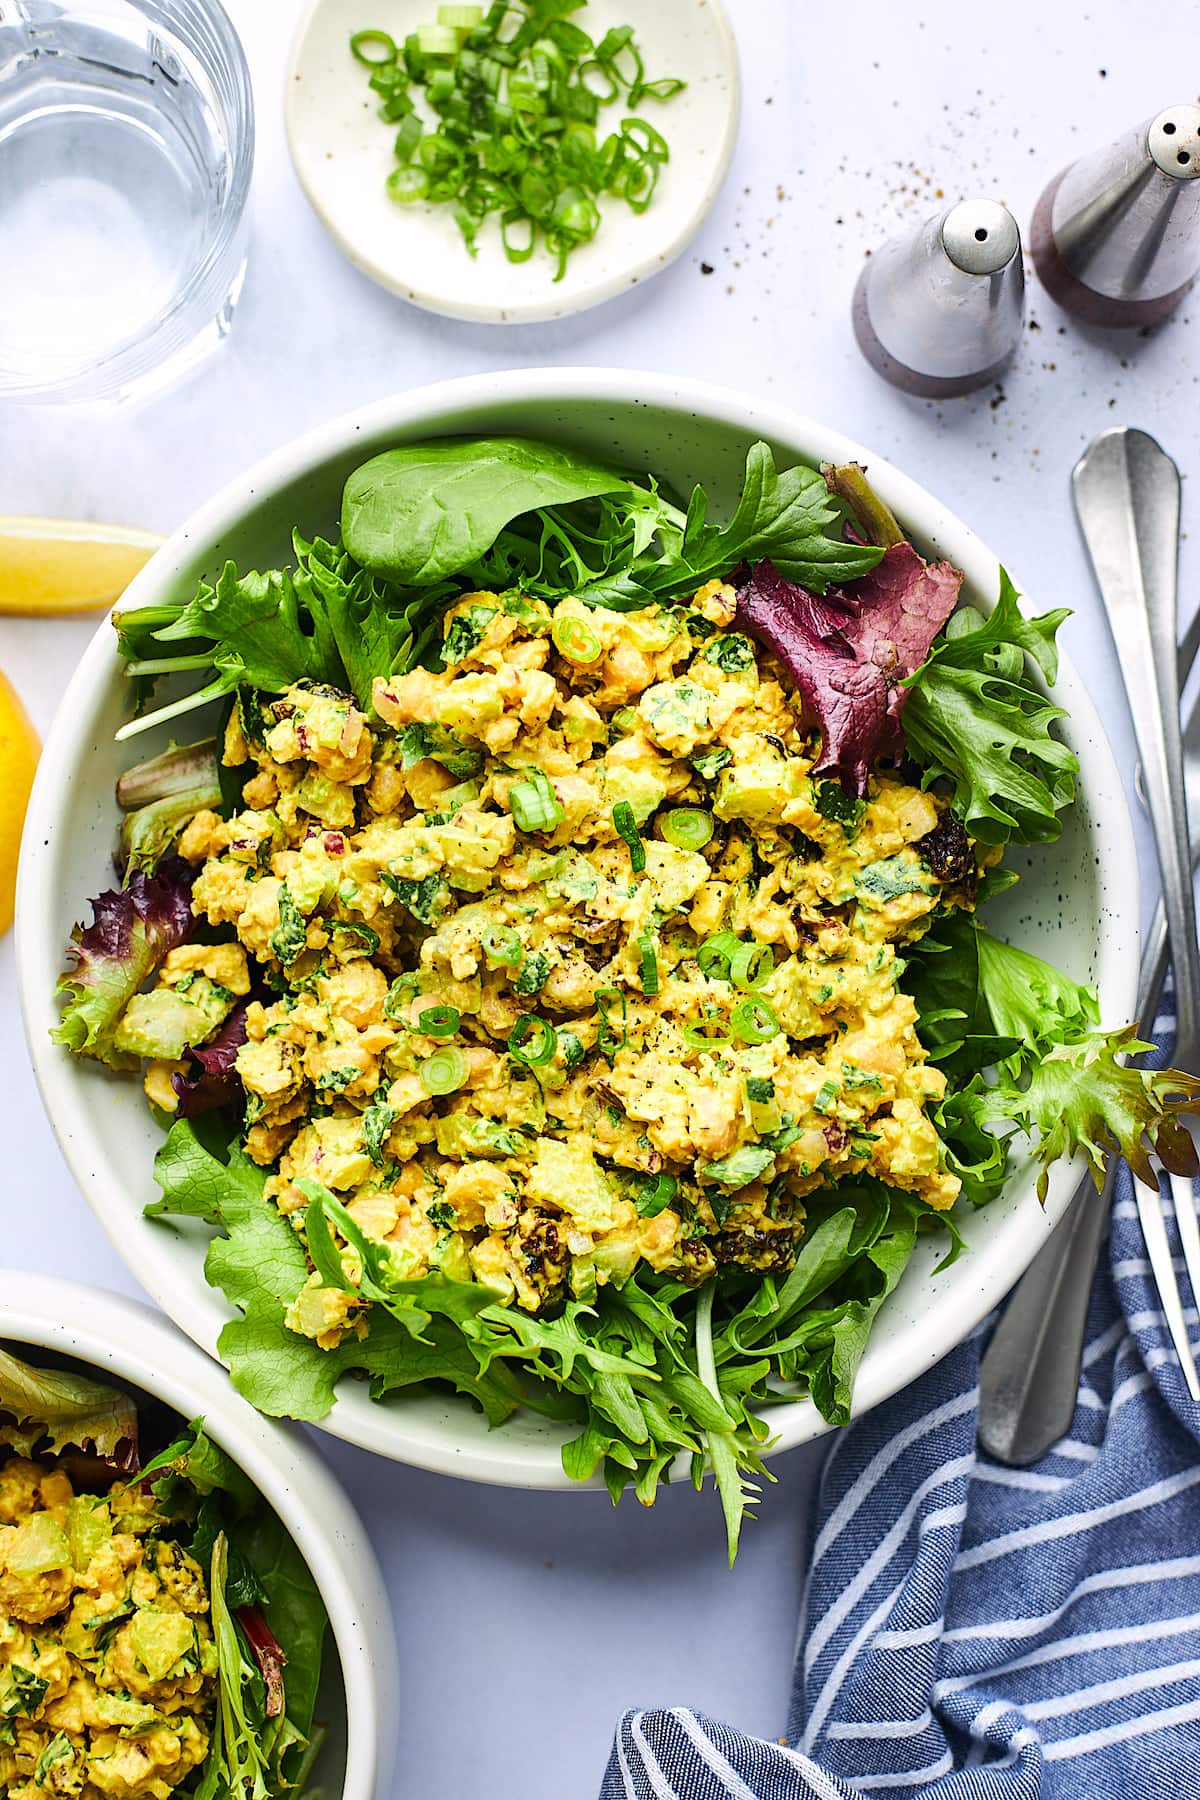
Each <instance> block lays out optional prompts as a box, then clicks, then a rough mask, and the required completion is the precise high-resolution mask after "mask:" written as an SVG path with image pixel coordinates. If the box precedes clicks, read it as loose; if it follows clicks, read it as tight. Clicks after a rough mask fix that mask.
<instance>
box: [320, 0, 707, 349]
mask: <svg viewBox="0 0 1200 1800" xmlns="http://www.w3.org/2000/svg"><path fill="white" fill-rule="evenodd" d="M436 18H437V0H312V3H311V4H310V6H309V8H308V10H307V12H306V13H305V15H304V18H303V20H302V21H301V24H300V28H299V30H298V31H297V33H296V38H295V42H294V43H293V46H292V53H291V58H290V62H289V65H288V74H287V91H286V95H285V106H284V113H285V118H286V122H287V135H288V144H289V147H290V149H291V153H292V161H293V163H294V164H295V168H296V173H297V175H298V176H299V178H300V183H301V185H302V187H303V188H304V191H305V193H306V194H307V195H308V198H309V200H310V201H311V202H312V205H313V208H314V210H315V211H316V214H317V217H318V218H319V219H320V220H321V223H322V224H323V225H324V227H325V229H326V231H328V233H329V235H330V237H331V238H332V239H333V241H334V243H335V244H336V245H337V246H338V249H339V250H341V252H342V253H343V255H345V256H347V257H349V259H350V261H351V262H352V263H353V264H354V265H355V267H356V268H359V269H361V270H362V271H363V274H364V275H369V276H370V277H371V279H372V280H373V281H378V282H379V283H380V285H381V286H383V287H385V288H390V289H391V291H392V292H393V293H394V294H399V295H400V296H401V298H402V299H404V300H411V301H412V303H413V304H414V306H422V307H425V308H426V309H427V310H428V311H430V312H438V313H444V314H446V316H447V317H449V318H452V319H470V320H471V321H472V322H474V323H475V324H482V325H505V324H509V325H511V324H520V323H522V322H525V321H530V320H535V319H562V318H565V317H566V316H567V315H568V314H569V313H576V312H582V311H583V310H584V308H585V307H589V306H595V305H597V304H598V302H600V301H601V300H611V299H612V297H613V296H614V295H615V294H619V293H622V292H623V291H624V290H625V289H626V288H630V287H636V286H637V284H638V283H639V282H642V281H646V280H647V279H648V278H649V277H650V276H652V275H656V274H657V273H658V271H659V270H660V269H664V268H666V266H667V264H668V263H670V262H673V261H674V260H675V258H676V257H677V256H678V255H679V253H680V251H681V250H683V248H684V247H685V245H687V244H688V243H689V242H690V240H691V239H692V237H694V235H695V233H696V232H697V231H698V230H699V227H700V224H701V222H702V220H703V219H704V217H705V215H706V213H707V212H708V210H709V208H710V207H711V205H712V203H713V201H714V200H715V199H716V196H717V192H718V190H719V188H720V186H721V182H722V181H723V179H724V177H725V171H726V170H727V169H728V167H729V159H730V156H731V155H732V154H733V144H734V139H735V137H736V135H737V121H738V111H739V83H738V64H737V50H736V47H735V45H734V41H733V34H732V32H731V31H730V29H729V23H728V20H727V19H726V17H725V14H724V11H723V9H722V5H721V0H653V4H652V5H643V6H630V5H629V4H628V0H591V3H590V4H589V5H588V7H587V9H586V11H584V12H582V13H579V14H575V15H573V19H574V22H576V23H578V24H580V25H582V26H583V28H584V29H585V30H586V31H588V32H589V33H590V34H591V36H592V37H593V38H594V39H596V40H597V41H598V40H599V39H600V38H601V37H602V36H603V35H604V33H605V32H606V31H607V30H608V29H609V28H610V27H611V26H614V25H623V24H626V23H629V22H633V23H635V24H636V32H637V35H636V42H637V44H638V46H639V48H640V49H641V52H642V55H643V57H644V59H645V64H646V71H647V77H648V78H649V79H654V78H658V77H662V76H678V77H679V78H680V79H682V80H684V81H686V82H687V84H688V85H687V87H686V88H685V89H684V90H683V92H682V93H680V94H677V95H676V96H675V97H674V98H673V99H671V100H668V101H656V100H646V101H644V102H643V103H642V104H641V106H639V108H638V112H639V114H640V115H641V116H643V117H644V118H646V119H647V121H648V122H649V123H650V124H652V125H654V126H655V127H656V128H657V129H658V130H660V131H661V132H662V134H663V136H664V137H665V138H666V140H667V143H668V145H669V146H670V151H671V159H670V161H669V163H668V164H667V165H666V167H665V168H664V170H663V171H662V174H661V177H660V179H659V183H658V188H657V190H656V192H655V195H654V198H653V200H652V201H651V203H650V205H649V207H648V208H647V209H646V211H645V212H644V213H634V212H632V211H631V210H630V208H629V207H628V206H627V205H626V204H625V202H624V201H622V200H616V199H612V198H609V199H607V200H605V201H604V202H603V203H602V211H603V215H604V217H603V220H602V223H601V225H600V229H599V231H598V232H597V233H596V236H595V237H594V238H593V239H592V241H591V242H590V243H588V244H583V245H581V246H580V247H579V248H578V249H577V250H574V251H573V252H572V254H571V256H570V258H569V259H568V262H567V269H566V273H565V275H564V276H563V279H562V280H561V281H557V282H556V281H555V280H554V261H553V258H551V257H550V256H549V255H548V254H547V253H546V251H545V250H544V249H543V248H539V249H538V250H537V251H536V252H535V253H534V255H533V256H532V257H531V258H530V260H529V261H528V262H524V263H510V262H509V261H508V258H507V257H506V256H505V254H504V249H503V246H502V244H501V242H500V234H499V228H498V226H497V225H496V222H495V220H494V219H492V220H490V221H489V222H488V224H487V225H486V226H485V228H484V229H483V230H482V231H481V232H480V234H479V251H478V255H476V256H471V255H470V254H469V252H468V250H467V247H466V245H465V244H464V243H463V240H462V236H461V234H460V232H459V229H458V226H457V225H456V224H455V223H454V219H453V217H452V214H451V209H450V207H448V206H430V205H428V204H426V203H424V202H419V203H416V204H413V205H407V206H398V205H397V204H396V202H395V201H394V200H391V199H389V197H388V194H387V190H386V187H385V183H386V181H387V177H388V175H389V173H390V172H391V170H392V169H393V168H395V167H396V163H395V159H394V157H393V155H392V142H393V139H394V137H395V135H396V127H395V126H394V125H388V124H386V123H385V122H384V120H382V119H381V118H380V117H379V112H378V108H379V96H378V95H377V94H376V93H375V92H374V91H373V90H372V89H371V88H370V87H369V86H368V78H369V75H370V70H369V69H364V68H363V66H362V65H361V64H360V63H358V62H356V61H355V59H354V57H353V56H351V54H350V39H351V37H352V35H353V34H354V33H355V32H356V31H363V30H366V29H372V30H382V31H386V32H387V33H388V34H389V35H390V36H391V37H392V38H394V39H395V40H396V42H397V43H400V42H402V41H403V39H404V38H405V36H407V34H408V33H409V32H410V31H415V30H416V29H417V27H418V26H420V25H427V24H429V23H431V22H432V21H434V20H435V19H436ZM621 113H622V109H621V105H620V102H619V101H618V102H617V103H616V104H614V105H612V106H608V107H604V108H602V109H601V113H600V127H601V129H603V128H604V125H605V121H606V120H607V119H611V120H613V121H619V119H620V118H621ZM609 128H610V129H611V127H609Z"/></svg>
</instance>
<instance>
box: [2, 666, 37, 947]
mask: <svg viewBox="0 0 1200 1800" xmlns="http://www.w3.org/2000/svg"><path fill="white" fill-rule="evenodd" d="M39 749H40V745H39V744H38V738H37V733H36V732H35V731H34V729H33V726H32V725H31V724H30V723H29V718H28V715H27V714H26V711H25V708H24V707H23V706H22V705H21V702H20V700H19V699H18V698H17V695H16V693H15V692H14V690H13V687H12V685H11V683H10V682H9V680H8V678H7V676H5V675H4V674H0V937H3V935H4V933H5V932H6V931H7V930H8V928H9V926H10V925H11V924H12V919H13V895H14V893H15V891H16V886H17V851H18V850H19V849H20V847H21V826H22V825H23V824H24V822H25V808H26V806H27V805H28V803H29V790H30V788H31V787H32V786H33V772H34V770H35V769H36V768H37V759H38V750H39Z"/></svg>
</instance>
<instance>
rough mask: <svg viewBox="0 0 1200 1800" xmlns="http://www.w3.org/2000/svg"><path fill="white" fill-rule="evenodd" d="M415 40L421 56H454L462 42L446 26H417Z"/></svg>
mask: <svg viewBox="0 0 1200 1800" xmlns="http://www.w3.org/2000/svg"><path fill="white" fill-rule="evenodd" d="M416 39H417V49H418V50H419V51H420V52H421V55H422V56H454V55H456V54H457V52H458V48H459V45H460V43H461V41H462V40H461V39H460V37H459V35H458V33H457V31H455V30H453V29H452V28H451V27H450V26H448V25H419V26H418V27H417V31H416Z"/></svg>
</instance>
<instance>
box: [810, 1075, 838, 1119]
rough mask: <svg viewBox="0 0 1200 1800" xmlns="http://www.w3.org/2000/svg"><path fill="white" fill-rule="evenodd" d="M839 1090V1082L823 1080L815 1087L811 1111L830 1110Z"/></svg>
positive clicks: (822, 1111) (825, 1111)
mask: <svg viewBox="0 0 1200 1800" xmlns="http://www.w3.org/2000/svg"><path fill="white" fill-rule="evenodd" d="M841 1091H842V1089H841V1083H840V1082H837V1081H823V1082H822V1083H821V1085H820V1087H819V1088H818V1089H817V1092H816V1098H815V1099H814V1100H813V1111H814V1112H819V1113H829V1112H832V1111H833V1106H834V1102H835V1100H836V1099H837V1097H838V1095H839V1094H840V1093H841Z"/></svg>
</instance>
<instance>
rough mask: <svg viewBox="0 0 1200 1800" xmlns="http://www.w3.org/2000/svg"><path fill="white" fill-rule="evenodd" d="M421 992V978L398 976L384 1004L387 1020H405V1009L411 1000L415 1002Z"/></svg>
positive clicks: (384, 1014) (384, 1013)
mask: <svg viewBox="0 0 1200 1800" xmlns="http://www.w3.org/2000/svg"><path fill="white" fill-rule="evenodd" d="M420 991H421V984H420V977H419V976H417V975H411V974H410V975H397V977H396V979H395V981H393V983H392V985H391V987H390V988H389V989H388V991H387V999H386V1000H385V1001H384V1003H383V1016H384V1018H385V1019H393V1020H397V1019H398V1020H403V1018H404V1009H405V1008H406V1007H407V1006H408V1004H409V1002H410V1001H411V1000H415V999H416V997H417V995H418V994H419V993H420Z"/></svg>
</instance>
